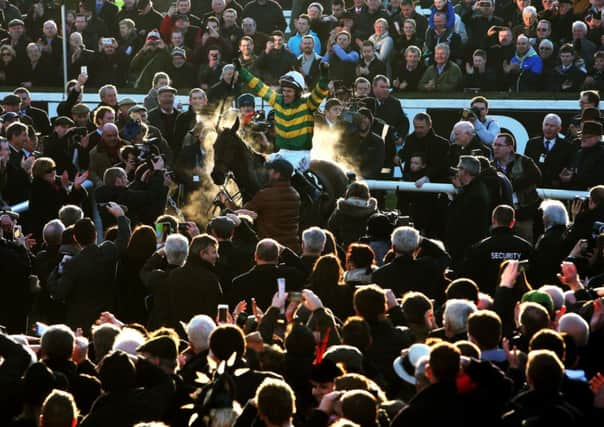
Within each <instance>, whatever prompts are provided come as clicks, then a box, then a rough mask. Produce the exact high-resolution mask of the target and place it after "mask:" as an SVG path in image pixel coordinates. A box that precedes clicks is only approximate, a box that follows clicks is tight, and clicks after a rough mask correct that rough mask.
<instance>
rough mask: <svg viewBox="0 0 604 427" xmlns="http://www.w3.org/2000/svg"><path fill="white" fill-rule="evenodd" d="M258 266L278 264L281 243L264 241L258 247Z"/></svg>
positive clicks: (256, 255)
mask: <svg viewBox="0 0 604 427" xmlns="http://www.w3.org/2000/svg"><path fill="white" fill-rule="evenodd" d="M255 258H256V264H277V262H279V243H277V241H276V240H273V239H262V240H260V241H259V242H258V244H257V245H256V254H255Z"/></svg>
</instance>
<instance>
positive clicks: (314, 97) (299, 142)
mask: <svg viewBox="0 0 604 427" xmlns="http://www.w3.org/2000/svg"><path fill="white" fill-rule="evenodd" d="M239 75H240V77H241V79H242V80H243V81H244V82H246V83H247V85H248V87H249V88H250V89H251V91H252V92H253V93H254V94H255V95H257V96H260V97H261V98H263V99H264V100H265V101H266V102H268V104H269V105H270V106H271V107H273V109H274V110H275V133H276V138H275V145H276V148H277V149H278V150H279V149H282V148H285V149H288V150H310V149H311V148H312V136H313V130H314V117H313V112H314V111H315V110H316V109H317V108H318V107H319V105H320V104H321V101H322V100H323V98H325V97H326V96H327V94H328V90H327V84H328V82H329V81H328V80H327V78H324V77H321V78H319V81H318V82H317V84H316V85H315V87H314V88H313V90H312V92H311V93H310V94H308V95H303V96H301V97H300V98H298V99H297V100H295V101H294V102H293V103H291V104H288V105H285V103H284V102H283V95H280V94H278V93H277V92H275V91H274V90H272V89H271V88H270V87H269V86H267V85H265V84H264V83H263V82H262V81H261V80H260V79H259V78H258V77H256V76H254V75H253V74H251V73H250V72H249V71H247V70H246V69H245V68H244V67H242V68H241V72H240V73H239Z"/></svg>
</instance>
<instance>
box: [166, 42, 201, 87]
mask: <svg viewBox="0 0 604 427" xmlns="http://www.w3.org/2000/svg"><path fill="white" fill-rule="evenodd" d="M171 55H172V61H171V62H170V66H168V68H166V72H167V73H168V75H169V76H170V78H171V79H172V85H173V86H174V87H175V88H176V89H185V88H190V87H195V84H196V83H197V80H196V75H195V70H194V69H193V66H192V65H191V64H189V63H188V62H187V53H186V51H185V50H184V49H182V48H179V47H175V48H174V49H172V53H171Z"/></svg>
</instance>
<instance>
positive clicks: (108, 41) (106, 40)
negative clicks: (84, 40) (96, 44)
mask: <svg viewBox="0 0 604 427" xmlns="http://www.w3.org/2000/svg"><path fill="white" fill-rule="evenodd" d="M101 43H103V44H109V45H110V44H113V39H112V38H111V37H103V38H102V39H101Z"/></svg>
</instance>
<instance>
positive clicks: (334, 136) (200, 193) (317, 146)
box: [182, 108, 358, 229]
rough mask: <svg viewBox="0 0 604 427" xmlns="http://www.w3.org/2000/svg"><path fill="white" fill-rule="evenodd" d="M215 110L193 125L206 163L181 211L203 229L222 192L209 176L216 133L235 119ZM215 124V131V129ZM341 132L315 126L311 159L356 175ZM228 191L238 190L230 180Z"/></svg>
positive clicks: (227, 112)
mask: <svg viewBox="0 0 604 427" xmlns="http://www.w3.org/2000/svg"><path fill="white" fill-rule="evenodd" d="M220 115H221V114H220V109H219V108H216V109H215V110H214V111H211V112H209V113H208V114H197V116H196V122H197V124H196V125H195V130H194V134H195V143H199V142H201V145H202V148H203V150H204V151H205V161H204V164H203V170H202V171H201V173H200V182H199V190H197V191H195V192H194V193H192V194H191V195H190V196H189V199H188V203H187V204H186V205H185V206H184V207H183V209H182V211H183V214H184V215H185V217H186V219H187V220H189V221H195V222H196V223H198V224H199V225H200V226H201V227H202V229H203V228H205V226H206V225H207V223H208V222H209V220H210V219H211V218H212V217H213V216H214V215H215V214H216V212H215V209H213V207H214V204H213V202H214V199H215V197H216V195H217V194H218V192H219V191H220V190H221V188H220V187H219V186H217V185H216V184H214V182H213V180H212V178H211V177H210V174H211V172H212V169H213V167H214V143H215V141H216V138H217V136H218V134H217V132H221V129H225V128H230V126H232V124H233V122H234V121H235V120H236V118H237V113H236V111H232V110H230V109H229V110H227V111H223V112H222V117H220ZM216 125H218V129H216ZM342 136H343V135H342V131H337V130H333V129H329V128H327V127H323V126H321V127H316V128H315V132H314V137H313V149H312V154H311V157H312V158H313V159H317V160H328V161H331V162H334V163H336V164H337V165H338V166H340V167H341V168H342V169H344V170H346V171H352V172H354V173H356V174H357V175H358V166H357V165H355V164H352V163H351V162H350V157H349V156H347V153H345V152H344V151H343V150H345V147H344V145H343V144H342V143H341V139H342ZM245 142H246V143H247V144H248V145H252V146H253V145H254V144H253V142H251V141H245ZM228 191H229V192H230V193H231V194H233V193H235V192H237V191H238V189H237V188H236V184H235V183H234V182H233V181H230V182H229V188H228Z"/></svg>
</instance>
